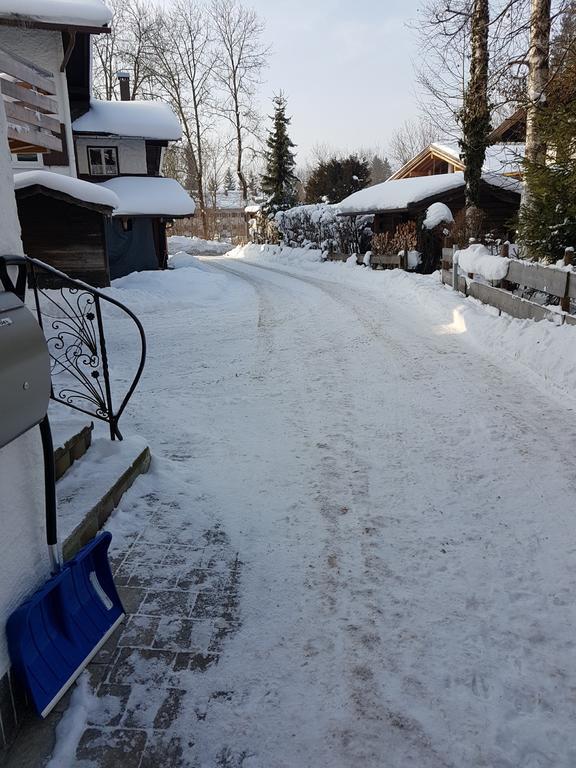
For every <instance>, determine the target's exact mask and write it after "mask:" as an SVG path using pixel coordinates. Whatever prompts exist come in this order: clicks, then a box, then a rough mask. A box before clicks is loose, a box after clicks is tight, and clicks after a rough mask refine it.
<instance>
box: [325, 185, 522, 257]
mask: <svg viewBox="0 0 576 768" xmlns="http://www.w3.org/2000/svg"><path fill="white" fill-rule="evenodd" d="M520 193H521V182H519V181H518V180H516V179H514V178H509V177H506V176H502V175H499V174H484V176H483V177H482V181H481V184H480V196H481V207H482V209H483V210H484V211H485V212H486V214H487V222H486V225H487V229H489V230H490V231H492V232H493V233H494V234H495V236H497V237H500V238H502V239H509V238H510V236H511V234H512V233H511V231H510V222H511V221H512V220H513V218H514V217H515V215H516V214H517V212H518V209H519V206H520ZM436 202H441V203H444V204H445V205H447V206H448V208H450V211H451V212H452V215H453V216H454V217H456V216H457V215H458V213H459V212H460V211H462V210H463V209H464V205H465V200H464V174H463V173H461V172H454V173H444V174H434V175H429V176H420V177H416V176H414V177H408V178H403V179H393V180H390V179H388V180H387V181H384V182H383V183H382V184H376V185H375V186H373V187H368V188H367V189H362V190H360V191H359V192H355V193H354V194H352V195H350V196H349V197H347V198H346V199H345V200H343V201H342V202H341V203H340V204H339V206H338V207H339V209H340V214H341V215H343V216H359V215H373V217H374V218H373V224H372V231H373V233H374V234H381V233H386V232H387V233H389V234H390V235H394V233H395V232H396V230H397V228H398V226H399V225H400V224H404V223H406V222H409V221H416V222H418V221H421V220H422V219H423V218H424V215H425V212H426V209H427V208H428V207H429V206H430V205H431V204H432V203H436ZM440 253H441V245H440V244H439V245H438V252H437V253H435V254H428V259H427V261H428V262H429V263H435V262H436V261H437V260H438V261H439V258H440Z"/></svg>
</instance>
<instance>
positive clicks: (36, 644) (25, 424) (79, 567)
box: [0, 257, 124, 717]
mask: <svg viewBox="0 0 576 768" xmlns="http://www.w3.org/2000/svg"><path fill="white" fill-rule="evenodd" d="M1 262H2V257H0V264H1ZM2 272H4V274H2ZM0 279H2V283H3V284H4V286H5V287H7V286H6V280H7V278H6V272H5V270H1V269H0ZM2 296H6V297H7V294H1V293H0V299H1V297H2ZM4 304H5V305H6V306H7V307H8V309H7V311H6V313H4V314H5V316H3V315H2V313H1V312H0V329H2V328H5V329H6V330H7V333H8V332H10V333H11V332H16V331H18V330H19V329H20V328H21V329H22V332H21V334H20V337H19V343H18V344H13V343H12V342H11V341H10V338H9V337H8V336H7V335H3V337H0V351H1V352H2V353H3V354H2V363H3V367H2V371H1V372H0V379H2V376H3V375H4V376H5V379H6V381H4V380H2V381H0V383H2V384H3V385H4V386H3V388H2V387H0V389H2V390H3V393H2V398H3V400H6V399H7V400H8V402H9V403H10V402H12V403H13V405H14V406H16V405H17V404H18V403H19V402H20V400H19V398H21V392H23V391H24V392H32V393H34V392H35V393H36V394H35V398H36V399H35V402H36V403H42V402H44V400H45V402H44V406H42V409H41V410H42V411H43V412H44V416H43V418H42V414H41V413H40V414H38V413H36V415H35V417H33V418H32V417H30V416H29V414H30V412H31V411H30V409H28V410H26V411H24V410H23V409H21V411H22V417H21V419H20V420H18V419H16V421H15V422H14V423H12V422H10V423H9V427H10V431H8V429H4V430H3V429H2V426H0V446H2V445H6V444H7V443H8V442H10V441H11V440H12V439H14V438H15V437H16V436H18V435H19V434H22V432H23V431H25V430H26V429H29V428H30V427H31V426H34V425H35V424H38V423H40V432H41V435H42V449H43V453H44V484H45V496H46V538H47V542H48V549H49V552H50V560H51V565H52V577H51V578H50V579H49V580H48V581H47V582H46V584H44V586H42V587H40V589H38V590H37V591H36V592H35V593H34V594H33V595H31V596H30V597H29V598H28V599H27V600H26V602H24V603H23V604H22V605H21V606H20V607H19V608H17V609H16V610H15V611H14V612H13V613H12V615H11V616H10V618H9V619H8V622H7V625H6V634H7V638H8V649H9V652H10V658H11V660H12V665H13V670H14V674H15V676H16V677H17V679H18V680H19V681H20V682H21V683H22V684H23V685H24V686H25V687H26V690H27V692H28V697H29V700H30V701H31V703H32V704H33V705H34V708H35V709H36V711H37V712H38V714H39V715H41V716H42V717H46V715H47V714H48V713H49V712H50V711H51V709H52V708H53V707H54V706H55V705H56V704H57V703H58V701H59V700H60V699H61V698H62V696H63V695H64V694H65V693H66V691H67V690H68V688H70V686H71V685H72V683H73V682H74V681H75V680H76V678H77V677H78V676H79V675H80V673H81V672H82V670H83V669H84V668H85V667H86V665H87V664H88V663H89V661H90V660H91V659H92V657H93V656H94V655H95V654H96V653H97V652H98V650H99V649H100V648H101V647H102V645H104V643H105V642H106V640H107V639H108V638H109V637H110V635H111V634H112V633H113V632H114V630H115V629H116V627H117V626H118V625H119V624H120V622H121V621H122V619H123V618H124V609H123V607H122V603H121V602H120V598H119V597H118V593H117V591H116V587H115V585H114V581H113V579H112V572H111V570H110V563H109V562H108V547H109V546H110V540H111V538H112V536H111V534H110V533H108V532H105V533H101V534H100V535H99V536H97V537H96V538H95V539H94V540H93V541H91V542H90V543H89V544H87V545H86V546H85V547H83V549H81V550H80V552H78V554H77V555H76V556H75V557H73V558H72V559H71V560H68V562H66V563H64V564H63V565H62V564H61V562H60V555H59V547H58V536H57V517H56V514H57V509H56V480H55V471H54V448H53V445H52V434H51V431H50V424H49V421H48V417H47V415H46V410H47V406H48V396H49V393H50V387H49V367H48V389H47V396H45V393H43V390H44V389H46V387H45V381H44V379H45V373H46V371H45V370H44V366H45V365H48V366H49V356H48V353H47V349H45V347H46V342H45V341H44V337H43V335H42V332H41V330H40V328H39V326H38V324H37V323H35V322H34V323H32V324H31V322H30V321H31V320H32V315H31V313H30V312H29V311H28V310H27V309H26V307H25V306H24V304H23V303H22V302H21V301H19V299H18V298H16V297H15V296H12V298H11V299H9V300H8V297H7V299H6V301H4ZM1 309H2V301H0V310H1ZM2 320H4V323H5V324H1V323H2ZM38 334H40V337H39V336H38ZM12 338H13V339H14V341H16V333H14V336H13V337H12ZM39 338H40V339H41V341H40V340H39ZM24 342H25V343H24ZM3 345H4V346H3ZM42 345H43V348H42ZM23 349H25V350H28V353H29V354H28V357H26V359H24V358H23V353H22V350H23ZM34 350H36V358H35V360H34V364H33V365H31V364H30V355H31V354H32V353H33V352H34ZM5 372H6V373H5ZM23 377H25V385H24V386H23V384H22V382H23V380H24V379H23ZM41 390H42V391H41ZM43 397H44V400H43ZM11 398H12V400H11ZM12 410H14V408H12ZM16 411H18V408H16ZM8 413H10V411H9V410H8V409H7V414H8Z"/></svg>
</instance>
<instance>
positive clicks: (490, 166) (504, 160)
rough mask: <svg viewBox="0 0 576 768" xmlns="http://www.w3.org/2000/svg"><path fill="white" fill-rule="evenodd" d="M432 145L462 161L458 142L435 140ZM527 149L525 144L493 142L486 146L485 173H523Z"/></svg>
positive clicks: (483, 168)
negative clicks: (523, 161) (523, 162)
mask: <svg viewBox="0 0 576 768" xmlns="http://www.w3.org/2000/svg"><path fill="white" fill-rule="evenodd" d="M430 146H431V147H432V148H435V149H438V150H440V152H443V153H444V154H446V155H450V156H452V157H453V158H454V160H455V161H457V162H459V163H462V161H461V160H460V147H459V146H458V143H457V142H434V143H433V144H431V145H430ZM525 150H526V147H525V145H524V144H493V145H492V146H491V147H487V148H486V157H485V159H484V165H483V166H482V171H483V172H484V173H522V160H523V159H524V154H525Z"/></svg>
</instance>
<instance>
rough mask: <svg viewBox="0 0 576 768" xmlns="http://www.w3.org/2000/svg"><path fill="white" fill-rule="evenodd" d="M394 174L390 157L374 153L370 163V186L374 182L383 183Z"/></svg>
mask: <svg viewBox="0 0 576 768" xmlns="http://www.w3.org/2000/svg"><path fill="white" fill-rule="evenodd" d="M390 176H392V168H391V166H390V163H389V162H388V158H386V157H385V158H381V157H378V155H374V157H373V158H372V162H371V163H370V186H373V185H374V184H381V183H382V182H383V181H386V179H388V178H389V177H390Z"/></svg>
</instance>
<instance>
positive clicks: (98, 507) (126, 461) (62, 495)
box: [56, 437, 150, 560]
mask: <svg viewBox="0 0 576 768" xmlns="http://www.w3.org/2000/svg"><path fill="white" fill-rule="evenodd" d="M149 467H150V450H149V448H148V446H147V445H146V443H145V441H144V440H142V439H140V438H135V437H131V438H130V437H129V438H126V439H125V440H122V441H112V440H110V439H109V438H108V437H97V438H95V439H93V440H92V445H91V448H90V450H89V451H88V452H87V453H86V455H85V456H83V457H82V458H81V459H80V460H79V461H77V462H76V463H75V464H74V466H72V467H71V468H70V469H69V470H68V471H67V472H66V474H65V475H64V476H63V477H62V478H61V479H60V480H59V481H58V483H57V485H56V493H57V500H58V530H59V539H60V541H61V542H62V554H63V557H64V559H65V560H68V559H69V558H70V557H73V556H74V555H75V554H76V553H77V552H78V551H79V550H80V549H81V548H82V547H83V546H84V545H85V544H87V543H88V542H89V541H90V540H91V539H93V538H94V536H95V535H96V534H97V532H98V531H99V530H100V528H102V526H103V525H104V524H105V522H106V520H108V518H109V517H110V515H111V514H112V512H113V510H114V509H115V508H116V507H117V506H118V504H119V503H120V500H121V499H122V496H123V495H124V494H125V493H126V491H127V490H128V489H129V488H130V487H131V485H132V484H133V483H134V481H135V480H136V478H137V477H138V476H139V475H141V474H144V473H145V472H147V471H148V468H149Z"/></svg>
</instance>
